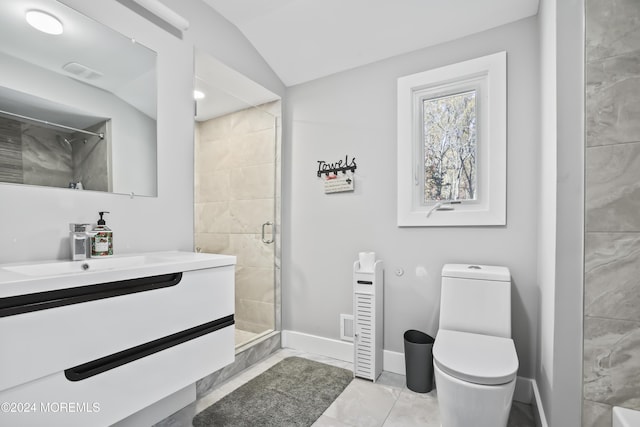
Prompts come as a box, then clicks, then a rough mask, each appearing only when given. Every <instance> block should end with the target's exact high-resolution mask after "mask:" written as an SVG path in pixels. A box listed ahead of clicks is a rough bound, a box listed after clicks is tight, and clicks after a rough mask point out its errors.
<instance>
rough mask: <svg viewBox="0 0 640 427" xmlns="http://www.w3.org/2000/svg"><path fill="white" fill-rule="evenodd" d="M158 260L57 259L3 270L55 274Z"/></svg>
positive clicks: (28, 273) (143, 257)
mask: <svg viewBox="0 0 640 427" xmlns="http://www.w3.org/2000/svg"><path fill="white" fill-rule="evenodd" d="M157 262H158V260H156V259H153V258H149V257H147V256H129V257H121V258H93V259H87V260H83V261H62V262H60V261H58V262H45V263H38V264H24V265H16V266H8V267H4V269H5V270H9V271H13V272H14V273H20V274H24V275H26V276H57V275H59V274H73V273H83V272H94V271H103V270H113V269H118V268H130V267H138V266H143V265H145V264H150V263H157Z"/></svg>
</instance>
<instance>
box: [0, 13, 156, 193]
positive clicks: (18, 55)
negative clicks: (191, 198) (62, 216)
mask: <svg viewBox="0 0 640 427" xmlns="http://www.w3.org/2000/svg"><path fill="white" fill-rule="evenodd" d="M0 63H1V64H2V72H1V73H0V182H3V183H11V184H27V185H40V186H48V187H64V188H72V189H75V190H79V189H82V190H94V191H106V192H112V193H122V194H132V193H133V194H135V195H142V196H156V195H157V145H156V140H157V130H156V129H157V127H156V112H157V107H156V105H157V101H156V99H157V79H156V53H155V52H153V51H152V50H150V49H148V48H146V47H145V46H143V45H141V44H140V43H138V42H136V41H135V40H132V39H130V38H127V37H125V36H123V35H122V34H120V33H117V32H115V31H114V30H112V29H111V28H108V27H106V26H105V25H103V24H101V23H99V22H97V21H95V20H93V19H91V18H89V17H87V16H85V15H83V14H81V13H79V12H77V11H76V10H74V9H72V8H70V7H68V6H66V5H64V4H62V3H60V2H58V1H55V0H30V1H28V2H26V1H24V0H2V2H0Z"/></svg>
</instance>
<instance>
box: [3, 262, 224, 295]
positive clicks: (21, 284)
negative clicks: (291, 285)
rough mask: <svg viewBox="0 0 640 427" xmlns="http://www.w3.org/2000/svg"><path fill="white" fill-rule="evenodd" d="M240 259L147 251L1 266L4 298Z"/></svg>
mask: <svg viewBox="0 0 640 427" xmlns="http://www.w3.org/2000/svg"><path fill="white" fill-rule="evenodd" d="M235 263H236V257H235V256H231V255H221V254H203V253H194V252H180V251H167V252H147V253H137V254H123V255H115V256H113V257H109V258H90V259H87V260H84V261H36V262H27V263H19V264H0V298H4V297H11V296H16V295H25V294H29V293H35V292H45V291H50V290H56V289H65V288H72V287H76V286H85V285H93V284H99V283H107V282H115V281H121V280H129V279H135V278H139V277H151V276H158V275H163V274H173V273H179V272H185V271H191V270H201V269H206V268H216V267H222V266H230V265H235Z"/></svg>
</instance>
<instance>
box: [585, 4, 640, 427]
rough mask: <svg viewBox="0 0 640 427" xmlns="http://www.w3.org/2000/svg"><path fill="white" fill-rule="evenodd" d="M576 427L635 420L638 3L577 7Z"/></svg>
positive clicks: (639, 365) (638, 400) (639, 234)
mask: <svg viewBox="0 0 640 427" xmlns="http://www.w3.org/2000/svg"><path fill="white" fill-rule="evenodd" d="M586 14H587V22H586V61H587V63H586V70H587V76H586V79H587V87H586V130H587V149H586V195H585V199H586V206H585V211H586V219H585V225H586V230H585V292H584V407H583V426H589V427H591V426H593V427H596V426H597V427H609V426H611V408H612V406H624V407H627V408H632V409H639V410H640V2H638V0H587V1H586Z"/></svg>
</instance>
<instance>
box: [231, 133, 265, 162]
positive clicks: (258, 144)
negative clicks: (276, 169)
mask: <svg viewBox="0 0 640 427" xmlns="http://www.w3.org/2000/svg"><path fill="white" fill-rule="evenodd" d="M231 141H232V144H233V145H232V147H233V149H232V150H231V159H230V165H231V167H233V168H237V167H247V166H258V165H264V164H267V165H269V164H273V162H274V156H275V153H276V149H275V144H276V141H275V133H274V130H273V128H270V129H263V130H260V131H257V132H253V133H248V134H244V135H239V136H237V137H235V138H232V139H231ZM272 170H273V169H272Z"/></svg>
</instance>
